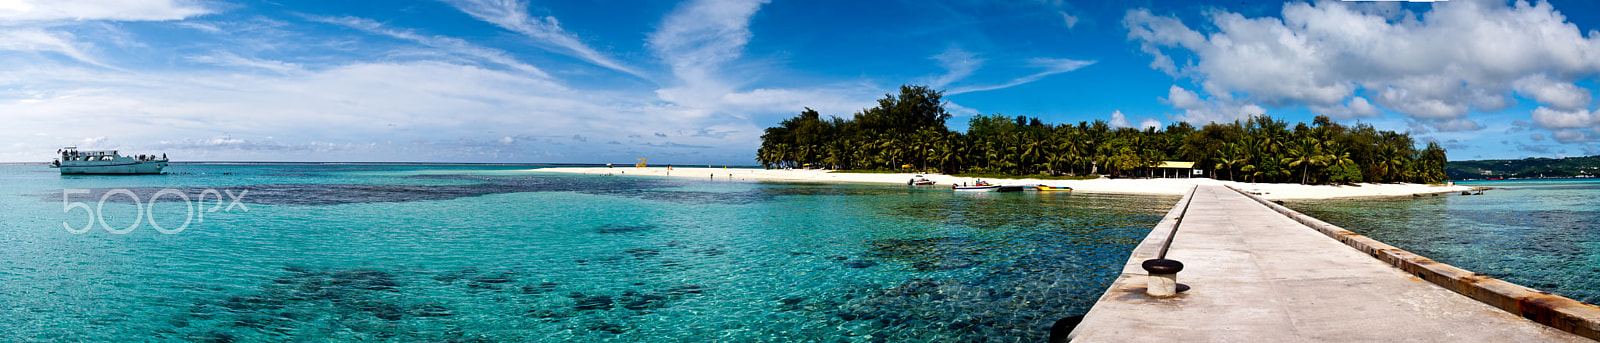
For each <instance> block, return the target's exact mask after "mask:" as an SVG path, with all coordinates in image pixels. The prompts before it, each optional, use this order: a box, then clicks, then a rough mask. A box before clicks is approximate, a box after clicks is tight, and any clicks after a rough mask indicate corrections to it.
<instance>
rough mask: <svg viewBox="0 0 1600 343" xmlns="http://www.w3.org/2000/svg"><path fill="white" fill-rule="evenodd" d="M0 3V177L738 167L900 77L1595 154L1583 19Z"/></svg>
mask: <svg viewBox="0 0 1600 343" xmlns="http://www.w3.org/2000/svg"><path fill="white" fill-rule="evenodd" d="M97 2H98V1H81V0H56V1H40V0H0V119H3V120H4V121H5V122H6V124H5V125H0V146H3V147H5V148H3V149H0V161H35V162H37V161H48V160H49V158H50V156H51V155H52V154H53V152H54V151H55V149H57V148H59V147H61V146H66V145H77V146H80V147H82V148H101V149H121V150H126V151H130V152H154V153H166V154H168V155H169V156H171V157H173V159H174V160H203V161H416V162H542V163H631V162H632V161H634V159H637V158H649V159H650V160H651V161H652V162H660V163H677V164H684V165H694V164H753V163H754V162H753V158H754V151H755V148H756V147H757V146H758V145H759V142H760V138H759V137H760V134H761V130H762V129H763V128H765V127H768V126H771V125H774V124H775V123H777V122H778V121H780V120H782V119H784V118H788V117H791V116H793V115H794V114H795V113H798V112H799V111H800V110H801V109H802V108H803V107H808V106H809V107H811V108H814V109H817V110H818V111H820V112H822V113H823V114H824V115H833V116H840V117H849V116H850V115H851V114H852V113H854V112H856V111H859V110H861V109H863V108H866V107H869V106H871V105H872V104H873V102H874V100H876V99H877V98H880V97H882V96H883V94H885V93H888V92H892V91H893V90H894V89H895V88H896V87H898V86H899V85H901V84H908V83H909V84H922V85H929V86H933V87H935V88H938V89H943V90H945V91H946V99H947V100H948V101H949V103H947V106H948V108H950V109H952V112H954V113H956V114H957V117H956V118H954V119H952V120H951V122H950V124H951V127H953V128H956V129H964V128H965V127H966V125H965V123H966V120H967V119H968V118H969V117H970V116H972V115H975V114H991V113H1001V114H1005V115H1008V116H1016V115H1025V116H1029V117H1041V118H1043V119H1044V120H1046V121H1049V122H1056V123H1063V122H1074V123H1075V122H1078V121H1092V120H1096V119H1100V120H1106V121H1109V122H1112V123H1113V124H1114V125H1119V126H1132V127H1140V126H1147V125H1162V126H1165V125H1167V124H1170V123H1173V122H1176V121H1188V122H1191V123H1194V124H1196V125H1203V124H1204V123H1208V122H1212V121H1232V120H1235V119H1239V118H1244V117H1246V116H1248V115H1250V114H1261V113H1265V114H1269V115H1272V116H1275V117H1279V118H1282V119H1286V120H1289V121H1310V118H1311V117H1312V116H1314V115H1317V114H1325V115H1329V116H1330V117H1333V118H1335V119H1336V120H1337V121H1339V122H1343V123H1355V122H1358V121H1359V122H1363V123H1371V124H1373V125H1374V126H1377V127H1378V128H1380V129H1388V130H1395V131H1406V132H1411V133H1412V134H1413V136H1414V137H1418V138H1420V139H1422V140H1436V141H1439V142H1441V143H1443V144H1444V145H1445V146H1446V147H1447V148H1448V149H1449V151H1450V158H1451V159H1452V160H1465V159H1483V158H1523V157H1534V156H1537V157H1558V156H1586V155H1595V154H1600V142H1596V141H1597V140H1600V110H1597V108H1596V102H1595V99H1596V94H1595V93H1596V90H1597V89H1600V79H1597V75H1600V31H1597V30H1600V16H1597V15H1596V14H1597V13H1600V6H1597V5H1596V4H1595V3H1592V2H1589V1H1549V2H1531V3H1530V2H1507V1H1451V2H1447V3H1439V4H1400V3H1394V2H1386V3H1351V2H1331V1H1319V2H1302V1H1289V2H1254V1H1250V2H1239V1H1222V2H1192V1H1105V2H1070V1H1048V0H1046V1H787V0H773V1H750V0H706V1H697V0H689V1H615V0H595V1H519V0H445V1H407V0H392V1H299V0H289V1H272V2H267V1H208V0H195V1H178V0H132V1H116V2H114V3H111V4H105V3H97Z"/></svg>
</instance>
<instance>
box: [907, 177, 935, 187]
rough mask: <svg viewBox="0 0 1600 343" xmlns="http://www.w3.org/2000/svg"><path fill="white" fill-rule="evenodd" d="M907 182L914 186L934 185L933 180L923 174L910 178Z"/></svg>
mask: <svg viewBox="0 0 1600 343" xmlns="http://www.w3.org/2000/svg"><path fill="white" fill-rule="evenodd" d="M906 184H907V185H912V186H931V185H933V180H929V179H928V178H926V177H922V175H917V176H916V177H913V178H911V179H910V180H906Z"/></svg>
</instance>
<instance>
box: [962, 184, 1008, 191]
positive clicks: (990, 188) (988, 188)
mask: <svg viewBox="0 0 1600 343" xmlns="http://www.w3.org/2000/svg"><path fill="white" fill-rule="evenodd" d="M950 189H951V190H954V191H957V192H998V191H1000V186H995V185H987V186H954V185H952V186H950Z"/></svg>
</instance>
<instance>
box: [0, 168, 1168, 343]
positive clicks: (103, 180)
mask: <svg viewBox="0 0 1600 343" xmlns="http://www.w3.org/2000/svg"><path fill="white" fill-rule="evenodd" d="M528 168H533V167H529V166H443V165H438V166H430V165H400V166H396V165H376V166H374V165H175V166H173V167H172V168H170V170H169V171H170V172H173V173H177V174H173V175H157V176H61V175H57V174H55V173H54V170H51V169H48V168H45V167H43V166H0V204H3V205H4V206H3V207H0V228H3V230H0V341H214V342H228V341H239V342H248V341H391V342H417V341H454V342H471V341H477V342H498V341H506V342H523V341H548V342H565V341H722V342H759V341H846V342H872V341H1005V342H1013V341H1024V342H1037V341H1042V340H1043V339H1044V337H1045V336H1046V335H1047V334H1048V328H1049V326H1050V324H1051V323H1053V322H1054V321H1055V320H1056V319H1059V318H1062V317H1066V316H1071V315H1077V314H1082V313H1084V312H1086V311H1087V310H1088V308H1089V306H1090V305H1092V303H1093V301H1094V300H1095V299H1096V298H1098V297H1099V295H1100V293H1101V292H1103V291H1104V289H1105V287H1106V286H1107V285H1109V283H1110V282H1111V280H1112V279H1114V278H1115V276H1116V273H1117V272H1118V271H1119V270H1120V265H1121V264H1122V263H1123V262H1124V261H1125V260H1126V259H1127V256H1128V253H1129V252H1130V251H1131V249H1132V247H1133V246H1134V245H1135V244H1136V243H1137V242H1138V241H1139V240H1140V239H1142V238H1143V237H1144V235H1145V234H1147V233H1148V232H1149V230H1150V228H1151V227H1152V226H1154V225H1155V223H1156V222H1157V221H1159V220H1160V217H1161V216H1162V215H1163V214H1165V211H1166V210H1167V209H1169V208H1170V207H1171V206H1172V203H1173V202H1174V201H1176V200H1177V197H1151V196H1123V195H1100V194H1090V193H1077V194H1053V193H1043V194H1040V193H983V194H955V193H954V192H949V191H948V190H944V191H940V190H934V189H916V188H910V187H907V186H899V185H893V186H890V185H837V184H788V183H757V182H742V181H727V180H710V179H707V180H699V179H676V178H674V179H667V178H639V177H623V176H589V175H566V174H551V173H537V172H528V171H521V170H522V169H528ZM168 189H171V191H166V190H168ZM208 189H209V190H215V193H210V194H207V193H206V190H208ZM69 190H70V191H69ZM124 190H125V191H124ZM203 194H207V195H203ZM158 195H159V196H158ZM63 196H66V199H65V202H63ZM201 196H206V198H205V200H204V201H198V198H200V197H201ZM183 197H188V198H189V199H190V201H189V202H184V201H181V198H183ZM135 198H137V202H135ZM152 198H155V199H158V200H159V201H152V200H151V199H152ZM219 198H220V200H219ZM235 198H237V199H235ZM102 199H104V201H102ZM235 200H237V203H234V202H235ZM79 203H82V204H83V206H77V204H79ZM191 206H193V207H191ZM64 209H66V210H65V211H64ZM141 209H143V211H141ZM94 217H98V218H99V219H96V218H94ZM186 221H188V224H187V225H185V222H186ZM102 224H103V225H104V227H102ZM64 226H65V227H64ZM86 226H87V231H86V232H84V233H81V234H80V233H73V231H74V230H79V229H83V228H85V227H86ZM156 226H160V227H161V230H164V231H165V232H166V233H164V232H163V231H160V230H157V228H156ZM179 228H181V230H179ZM113 231H115V232H125V233H122V234H116V233H112V232H113Z"/></svg>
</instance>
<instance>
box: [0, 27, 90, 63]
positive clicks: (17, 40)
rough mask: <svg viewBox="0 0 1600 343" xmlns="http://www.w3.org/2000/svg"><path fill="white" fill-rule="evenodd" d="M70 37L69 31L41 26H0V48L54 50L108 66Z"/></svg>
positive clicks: (75, 58)
mask: <svg viewBox="0 0 1600 343" xmlns="http://www.w3.org/2000/svg"><path fill="white" fill-rule="evenodd" d="M72 39H73V37H72V34H70V33H66V32H51V31H47V30H45V29H42V28H35V27H19V28H0V50H12V51H44V52H54V53H59V54H61V55H65V56H67V57H70V58H72V59H74V60H78V61H79V62H83V63H88V64H92V65H97V66H102V67H109V66H107V65H105V64H104V63H100V61H97V60H95V58H94V57H90V56H89V55H88V54H86V53H84V52H83V51H82V50H80V49H78V46H77V44H76V43H74V42H73V41H72Z"/></svg>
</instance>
